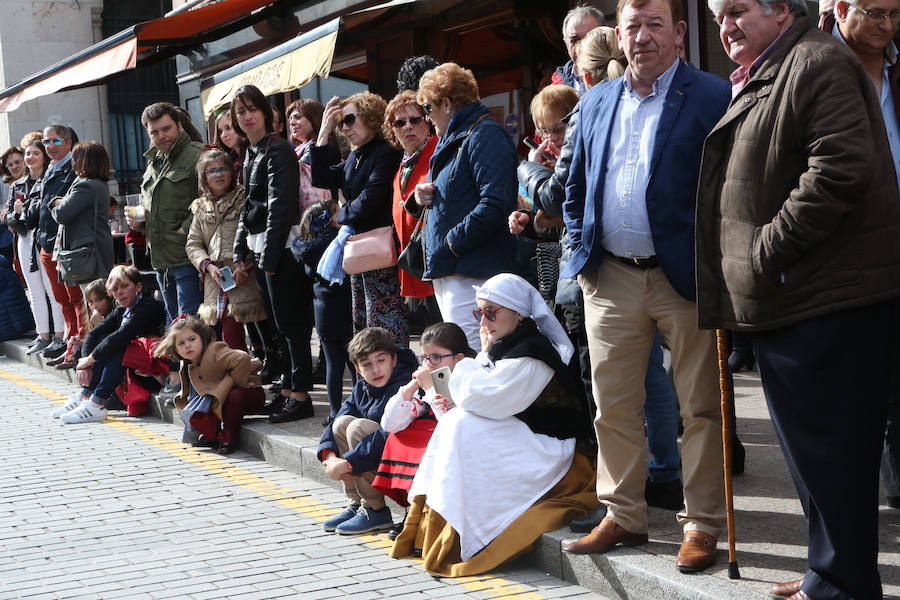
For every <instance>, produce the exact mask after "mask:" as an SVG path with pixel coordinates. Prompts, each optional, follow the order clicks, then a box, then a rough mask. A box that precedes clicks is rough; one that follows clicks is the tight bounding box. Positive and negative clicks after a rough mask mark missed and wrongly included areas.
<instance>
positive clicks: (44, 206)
mask: <svg viewBox="0 0 900 600" xmlns="http://www.w3.org/2000/svg"><path fill="white" fill-rule="evenodd" d="M47 168H48V169H49V168H50V166H49V165H48V166H47ZM73 181H75V171H73V170H72V161H71V160H69V161H68V162H66V164H65V165H64V166H63V167H62V168H60V169H59V170H57V171H54V172H53V174H52V175H50V176H49V177H47V175H46V173H45V174H44V177H43V178H42V179H41V184H40V186H37V185H36V186H34V189H40V192H41V195H40V199H38V198H36V197H29V199H28V214H27V216H26V217H25V220H26V222H27V223H28V225H29V227H30V226H32V225H31V223H34V227H35V232H34V241H35V243H36V244H37V246H38V248H40V249H41V250H43V251H44V252H47V253H48V254H49V253H51V252H53V244H54V243H55V242H56V231H57V230H58V229H59V223H57V222H56V219H54V218H53V215H52V214H50V203H51V202H53V199H54V198H56V197H57V196H65V195H66V192H68V191H69V188H70V187H72V182H73Z"/></svg>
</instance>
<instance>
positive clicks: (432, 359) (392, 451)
mask: <svg viewBox="0 0 900 600" xmlns="http://www.w3.org/2000/svg"><path fill="white" fill-rule="evenodd" d="M421 342H422V355H421V356H419V360H420V361H421V366H420V367H419V368H418V369H417V370H416V371H415V373H413V378H412V380H411V381H410V382H409V383H408V384H406V385H405V386H403V387H402V388H400V390H399V391H398V392H397V393H396V394H394V395H393V396H392V397H391V399H390V400H388V402H387V405H385V407H384V414H383V415H382V417H381V428H382V429H384V430H385V431H387V432H388V433H389V434H390V435H388V439H387V442H386V443H385V445H384V452H383V453H382V455H381V465H380V466H379V467H378V471H377V473H378V474H377V475H376V476H375V479H374V481H372V487H374V488H375V489H377V490H378V491H380V492H381V493H383V494H384V495H385V496H388V497H390V498H392V499H393V500H395V501H396V502H397V504H399V505H400V506H409V498H408V497H407V493H408V492H409V487H410V485H411V484H412V476H414V475H415V473H416V469H417V468H418V465H419V461H420V460H421V459H422V455H423V454H424V453H425V447H426V446H427V445H428V440H430V439H431V434H432V432H433V431H434V428H435V427H436V426H437V422H438V420H439V419H441V417H443V416H444V415H445V414H446V413H447V411H448V410H450V409H451V408H453V402H452V401H451V400H450V399H449V398H444V397H443V396H441V395H440V394H437V393H435V389H434V383H433V381H432V378H431V372H432V371H434V370H435V369H439V368H441V367H449V368H450V370H451V371H453V369H454V368H455V367H456V365H457V363H459V361H461V360H462V359H464V358H467V357H468V358H473V357H474V356H475V351H474V350H472V348H470V347H469V343H468V341H467V340H466V334H465V333H464V332H463V330H462V329H460V328H459V326H458V325H455V324H453V323H435V324H433V325H429V326H428V327H426V328H425V331H423V332H422V339H421ZM402 529H403V524H402V523H400V524H399V525H397V526H396V527H395V528H394V529H392V530H391V531H390V532H389V533H388V536H389V537H390V538H391V539H394V538H395V537H397V534H399V533H400V531H401V530H402Z"/></svg>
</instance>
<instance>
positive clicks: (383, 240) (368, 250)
mask: <svg viewBox="0 0 900 600" xmlns="http://www.w3.org/2000/svg"><path fill="white" fill-rule="evenodd" d="M396 264H397V241H396V239H395V237H394V226H393V225H386V226H385V227H376V228H375V229H372V230H369V231H366V232H365V233H357V234H356V235H351V236H350V237H348V238H347V241H346V242H345V243H344V261H343V263H342V265H341V266H342V267H343V268H344V271H345V272H346V273H347V274H348V275H355V274H356V273H365V272H367V271H377V270H378V269H386V268H388V267H393V266H394V265H396Z"/></svg>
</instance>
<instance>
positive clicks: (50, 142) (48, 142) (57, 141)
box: [42, 137, 63, 146]
mask: <svg viewBox="0 0 900 600" xmlns="http://www.w3.org/2000/svg"><path fill="white" fill-rule="evenodd" d="M42 143H43V144H44V145H45V146H50V145H53V146H62V144H63V139H62V138H58V137H57V138H44V139H43V140H42Z"/></svg>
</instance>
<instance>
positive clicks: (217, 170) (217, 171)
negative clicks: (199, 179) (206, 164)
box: [203, 167, 228, 177]
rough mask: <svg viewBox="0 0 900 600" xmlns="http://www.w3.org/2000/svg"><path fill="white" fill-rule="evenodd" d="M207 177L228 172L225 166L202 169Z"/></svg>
mask: <svg viewBox="0 0 900 600" xmlns="http://www.w3.org/2000/svg"><path fill="white" fill-rule="evenodd" d="M203 172H204V173H206V176H207V177H215V176H216V175H225V174H226V173H228V168H227V167H212V168H210V169H206V170H205V171H203Z"/></svg>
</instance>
